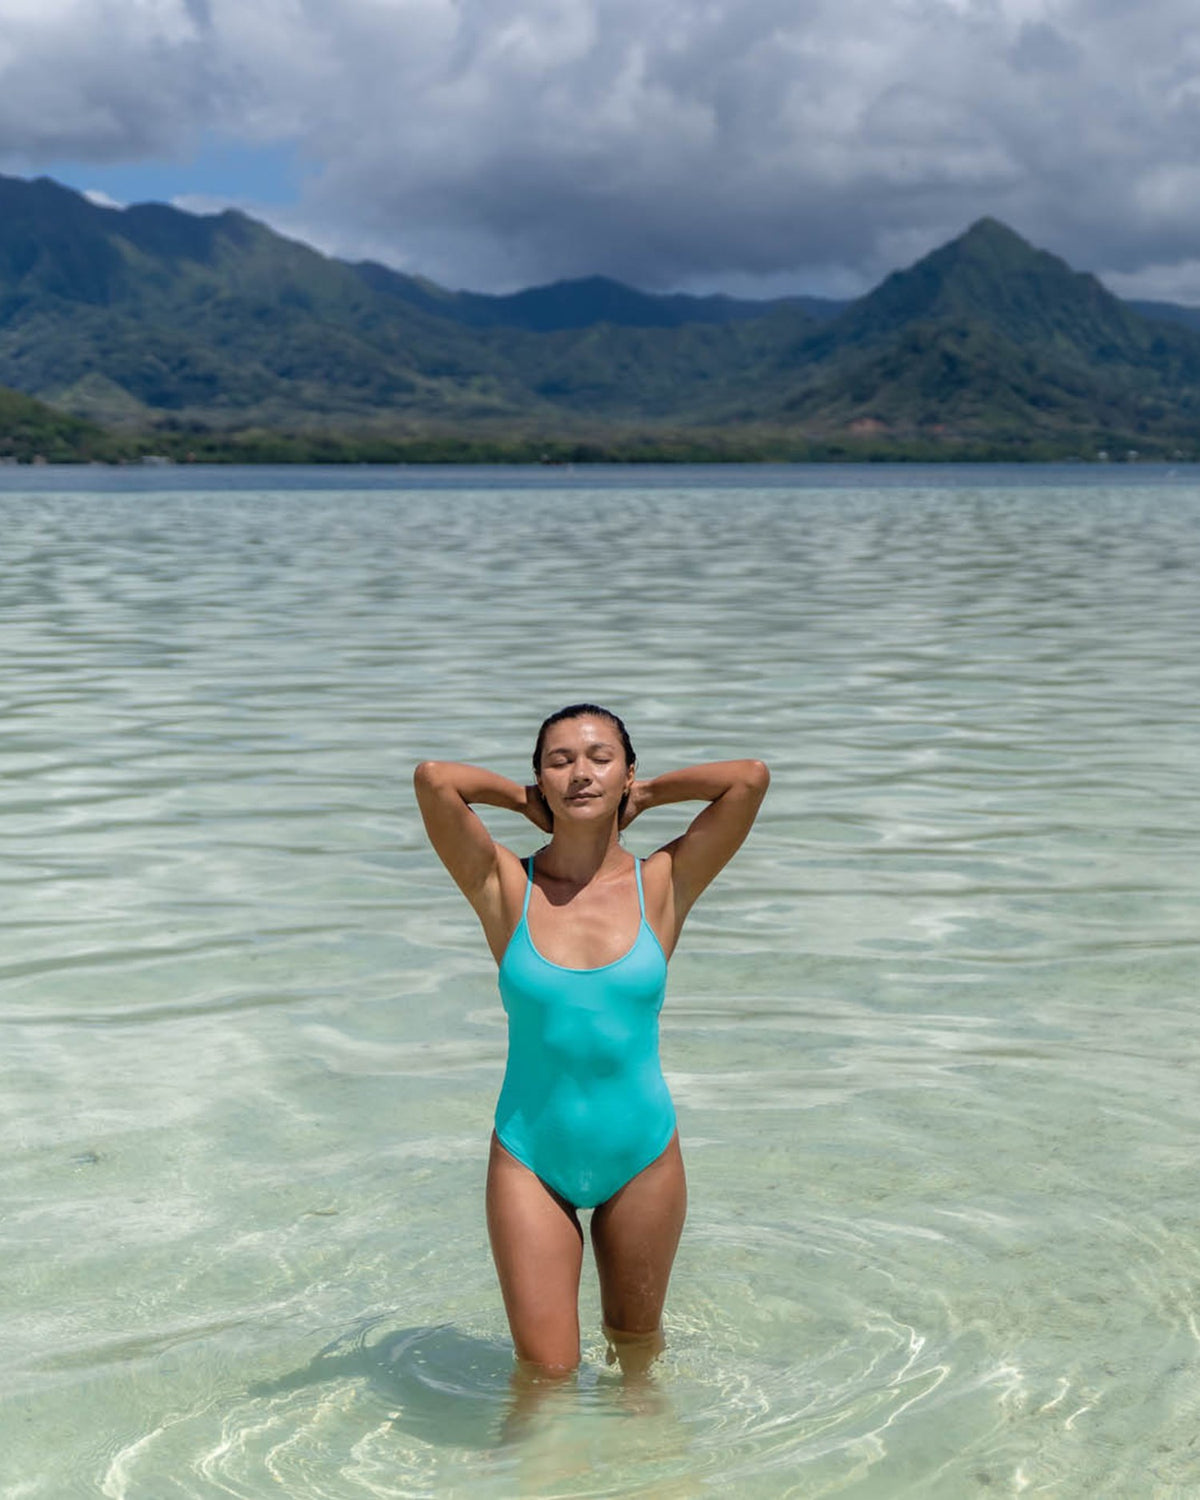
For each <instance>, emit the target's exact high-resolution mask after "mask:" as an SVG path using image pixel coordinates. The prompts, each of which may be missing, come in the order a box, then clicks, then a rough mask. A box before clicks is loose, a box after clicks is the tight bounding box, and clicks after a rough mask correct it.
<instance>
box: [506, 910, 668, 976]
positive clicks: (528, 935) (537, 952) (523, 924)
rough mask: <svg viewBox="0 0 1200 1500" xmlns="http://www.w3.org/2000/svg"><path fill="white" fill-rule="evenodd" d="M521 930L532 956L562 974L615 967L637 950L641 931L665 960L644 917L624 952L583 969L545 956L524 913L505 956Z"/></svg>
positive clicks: (664, 955)
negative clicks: (647, 936) (535, 940)
mask: <svg viewBox="0 0 1200 1500" xmlns="http://www.w3.org/2000/svg"><path fill="white" fill-rule="evenodd" d="M522 930H524V933H525V940H526V942H527V943H528V944H529V947H530V949H531V950H532V952H533V954H534V956H535V957H536V958H538V959H539V960H540V961H541V962H542V963H544V964H546V965H547V967H549V968H551V969H558V970H559V971H560V972H561V973H563V974H603V973H604V971H605V970H606V969H615V968H616V966H617V965H618V964H623V963H624V962H625V960H626V959H627V958H632V957H633V955H634V953H635V951H636V950H637V946H638V944H639V943H640V942H641V941H642V933H643V931H645V932H648V933H649V934H650V936H651V938H652V939H653V942H654V946H655V947H656V948H657V949H658V951H659V952H660V953H661V954H662V956H663V962H664V963H665V962H666V958H667V955H666V951H665V950H664V948H663V945H662V944H661V943H660V942H659V940H658V933H657V932H655V930H654V928H653V927H651V925H650V923H649V922H647V921H646V919H645V917H643V918H642V919H641V921H640V922H639V923H638V930H637V936H636V937H635V938H634V940H633V943H632V944H631V945H630V947H628V948H626V950H625V952H624V953H622V954H621V956H620V957H619V958H613V959H610V960H609V961H608V963H606V964H594V965H592V967H591V968H584V969H580V968H576V967H575V966H574V965H573V964H556V963H555V962H554V960H553V959H552V958H547V957H546V955H545V954H544V953H543V952H542V951H541V949H540V948H539V947H538V945H537V944H536V943H535V942H534V940H533V933H532V932H530V930H529V921H528V918H527V917H526V916H525V914H524V913H522V914H521V920H520V921H519V922H518V923H517V925H516V927H515V928H514V929H513V935H512V937H510V938H509V940H508V947H507V948H505V950H504V957H505V958H507V957H508V952H509V949H510V948H511V947H512V945H513V943H514V942H515V941H516V938H517V934H518V933H519V932H521V931H522ZM503 962H504V959H501V963H503Z"/></svg>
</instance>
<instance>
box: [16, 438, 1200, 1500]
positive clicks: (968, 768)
mask: <svg viewBox="0 0 1200 1500" xmlns="http://www.w3.org/2000/svg"><path fill="white" fill-rule="evenodd" d="M0 523H2V524H0V701H2V703H3V726H4V733H3V739H2V740H0V771H2V773H3V774H2V778H0V834H2V837H3V850H4V858H3V863H2V865H0V889H2V902H0V931H2V935H3V940H2V943H0V1130H2V1142H3V1148H2V1155H0V1235H2V1242H3V1261H2V1264H3V1273H2V1276H0V1287H2V1292H0V1298H2V1306H0V1345H2V1349H3V1359H2V1361H0V1493H2V1494H3V1495H4V1496H5V1497H11V1500H72V1497H75V1496H80V1497H84V1496H94V1495H100V1496H105V1497H110V1500H173V1497H197V1500H201V1497H203V1500H207V1497H218V1496H238V1497H266V1496H278V1495H285V1496H294V1497H304V1500H325V1497H329V1500H334V1497H336V1500H343V1497H346V1500H349V1497H379V1496H405V1497H410V1496H411V1497H417V1496H437V1497H442V1496H462V1497H464V1500H465V1497H470V1500H476V1497H482V1500H489V1497H509V1496H518V1495H520V1496H539V1497H551V1496H647V1497H650V1496H653V1497H656V1500H657V1497H684V1496H707V1495H713V1496H717V1495H719V1496H736V1497H738V1500H757V1497H763V1500H774V1497H781V1496H788V1497H799V1500H815V1497H819V1496H832V1495H837V1496H849V1497H855V1500H910V1497H911V1500H973V1497H997V1496H1018V1495H1021V1496H1053V1497H1056V1500H1074V1497H1080V1500H1082V1497H1085V1496H1086V1497H1089V1500H1090V1497H1101V1496H1103V1497H1112V1500H1131V1497H1137V1500H1141V1497H1194V1496H1196V1495H1197V1494H1200V1194H1198V1192H1197V1186H1196V1182H1197V1174H1196V1160H1197V1139H1198V1136H1200V1023H1198V1019H1197V972H1198V970H1197V958H1198V956H1200V955H1198V950H1200V921H1198V917H1200V859H1198V858H1197V852H1198V845H1200V649H1198V642H1200V473H1197V471H1196V470H1193V469H1188V468H1183V467H1180V468H1178V469H1172V470H1168V469H1151V468H1149V467H1147V466H1132V465H1131V466H1122V467H1113V468H1086V467H1084V466H1076V467H1063V468H1054V469H1021V468H979V469H963V468H942V469H917V468H912V467H902V468H884V467H878V468H876V467H869V468H854V467H846V468H818V469H807V468H782V467H781V468H769V467H767V468H730V469H707V470H702V469H672V468H658V469H639V468H630V469H595V470H584V469H580V470H577V471H564V470H560V469H554V468H546V469H540V470H500V469H480V470H464V469H453V470H452V469H446V470H425V469H416V468H412V469H405V468H398V469H387V470H368V469H353V470H291V469H290V470H244V469H243V470H219V469H212V470H194V469H147V470H121V471H113V470H106V469H84V470H54V469H37V470H32V469H21V470H17V469H2V470H0ZM578 698H592V699H597V700H599V701H600V702H602V703H610V704H611V705H612V706H613V707H614V708H616V709H618V710H619V711H620V712H621V713H622V714H623V715H624V717H625V718H626V721H627V722H628V724H629V726H630V729H631V732H632V735H633V739H634V743H635V745H636V746H637V748H638V752H639V757H640V762H641V768H642V770H643V772H644V773H645V774H648V775H650V774H654V773H655V772H657V771H659V770H663V769H666V768H668V767H670V766H674V765H676V764H679V763H682V762H687V761H692V760H698V759H710V758H716V757H724V756H730V755H754V756H761V757H763V758H764V759H766V760H767V761H768V762H769V763H770V765H771V768H772V772H773V778H774V779H773V784H772V789H771V792H770V795H769V797H768V800H767V802H766V804H765V806H764V809H763V812H762V815H761V817H760V820H759V823H758V825H757V827H756V829H755V831H754V833H753V834H752V836H751V838H750V840H749V842H748V843H747V844H746V846H745V848H744V849H743V851H742V852H741V853H740V854H739V855H738V856H737V858H736V860H735V861H734V863H733V864H732V865H731V867H730V868H729V870H728V871H727V872H726V873H725V874H724V875H723V876H722V878H721V879H720V880H719V881H718V882H717V884H716V885H715V886H714V887H713V888H712V889H711V891H710V892H709V893H708V894H707V896H706V897H705V899H704V900H703V902H702V903H701V904H700V905H699V906H698V907H697V909H696V911H695V912H694V913H693V915H692V917H691V919H690V921H689V924H688V928H687V930H686V932H685V934H684V938H683V941H682V943H681V946H680V949H679V952H678V954H677V956H676V958H675V960H674V961H673V963H672V972H671V983H670V988H669V992H668V997H667V1004H666V1007H665V1009H664V1013H663V1058H664V1066H665V1070H666V1073H667V1077H668V1081H669V1083H670V1085H671V1088H672V1091H673V1094H674V1097H675V1100H676V1103H677V1107H678V1111H679V1117H680V1127H681V1135H682V1139H683V1144H684V1154H685V1159H686V1162H687V1165H688V1172H689V1184H690V1192H691V1208H690V1214H689V1220H688V1225H687V1228H686V1230H685V1233H684V1239H683V1243H682V1246H681V1249H680V1254H679V1259H678V1262H677V1269H676V1274H675V1278H674V1281H673V1284H672V1292H671V1296H670V1299H669V1302H668V1307H667V1334H668V1339H669V1347H668V1350H667V1352H666V1355H665V1356H664V1358H663V1359H662V1361H661V1362H660V1364H659V1366H658V1367H657V1368H658V1373H657V1377H656V1380H655V1383H654V1387H653V1389H652V1391H651V1392H649V1393H646V1392H642V1393H638V1392H631V1391H628V1390H626V1389H625V1388H624V1387H623V1386H622V1384H621V1381H620V1379H619V1377H618V1376H617V1374H616V1372H615V1371H614V1370H612V1369H610V1368H608V1367H606V1366H605V1364H604V1362H603V1341H602V1339H601V1336H600V1330H599V1302H598V1297H597V1294H596V1289H595V1281H594V1273H591V1271H590V1267H589V1268H588V1269H587V1270H585V1281H584V1293H583V1302H582V1308H583V1324H584V1335H585V1336H584V1344H585V1360H584V1366H583V1369H582V1371H581V1373H580V1376H579V1380H578V1383H577V1385H576V1386H574V1387H573V1388H570V1389H568V1390H565V1391H561V1392H558V1393H557V1394H556V1395H555V1396H554V1397H552V1398H551V1399H548V1400H546V1401H545V1402H544V1403H543V1405H542V1406H541V1407H540V1409H539V1410H538V1411H537V1412H536V1413H535V1414H534V1416H533V1417H532V1418H531V1419H530V1420H529V1421H528V1422H527V1423H523V1424H518V1423H517V1422H516V1421H515V1420H514V1410H513V1403H512V1398H511V1396H510V1393H509V1375H510V1368H511V1355H510V1347H509V1344H508V1339H507V1331H506V1326H505V1321H504V1315H503V1311H502V1308H501V1305H500V1298H499V1294H498V1291H497V1289H496V1286H495V1282H494V1277H493V1272H492V1269H491V1265H490V1261H489V1258H488V1250H487V1239H486V1232H485V1227H484V1222H483V1206H482V1189H483V1177H484V1167H485V1158H486V1147H487V1139H488V1133H489V1129H490V1120H491V1111H492V1107H493V1105H494V1101H495V1096H496V1093H497V1091H498V1088H499V1083H500V1077H501V1072H502V1068H503V1058H504V1040H505V1036H504V1025H503V1014H502V1011H501V1009H500V1005H499V1001H498V998H497V995H496V986H495V971H494V966H493V965H492V963H491V960H490V958H489V957H488V954H487V950H486V947H485V945H484V943H483V940H482V937H481V936H480V934H479V933H478V931H477V930H476V927H475V924H474V919H473V917H472V916H471V913H470V912H469V910H468V909H467V907H466V906H465V904H464V903H463V901H462V900H461V898H460V897H459V896H458V895H457V893H456V892H455V890H454V889H453V887H452V885H451V883H450V881H449V879H448V878H447V877H446V875H445V874H444V872H443V871H442V870H441V868H440V866H439V865H438V863H437V861H436V859H435V858H434V856H433V855H432V853H431V852H430V850H429V849H428V847H427V846H426V844H425V843H424V840H423V837H422V834H421V831H420V827H419V823H418V819H417V816H416V813H415V809H414V806H413V802H412V797H411V790H410V777H411V770H412V766H413V764H414V762H415V761H417V760H418V759H420V758H422V757H427V756H433V757H444V758H454V759H469V760H474V761H481V762H484V763H487V764H489V765H493V766H495V767H496V768H497V769H500V770H503V771H505V772H506V773H508V774H510V775H513V776H517V777H521V776H523V775H524V774H525V769H526V767H527V766H528V756H529V751H530V748H531V741H532V737H533V734H534V731H535V729H536V726H537V723H538V721H539V720H540V718H541V717H542V716H543V714H545V713H546V712H548V711H550V710H552V709H554V708H556V707H559V706H560V705H561V704H562V703H564V702H568V701H571V700H574V699H578ZM685 816H686V813H685V812H684V810H682V809H678V808H675V809H670V808H668V809H660V810H657V811H655V812H653V813H651V814H648V815H646V817H644V818H643V819H641V820H639V821H638V822H637V823H636V824H635V825H634V826H633V828H632V829H631V830H630V833H629V835H628V843H629V845H630V847H632V848H633V849H634V850H635V851H636V852H639V853H645V852H648V851H649V850H651V849H652V848H654V847H656V846H657V845H658V844H660V843H662V842H664V841H665V840H666V839H668V838H670V837H671V836H672V835H673V834H674V833H675V832H676V831H678V829H679V828H680V827H681V826H682V822H681V820H682V818H683V817H685ZM488 821H489V825H490V826H491V827H492V828H493V829H494V831H495V832H496V834H497V836H498V837H500V838H502V839H504V840H506V841H508V842H510V843H511V845H512V846H513V847H514V848H516V849H518V850H519V851H521V852H526V851H527V850H529V849H532V848H533V847H535V846H536V844H537V843H538V842H539V837H538V835H537V833H536V832H535V831H534V830H533V829H532V828H531V827H530V826H529V825H528V824H521V823H518V822H517V821H516V820H514V819H512V818H506V817H505V816H503V815H502V814H498V813H489V814H488Z"/></svg>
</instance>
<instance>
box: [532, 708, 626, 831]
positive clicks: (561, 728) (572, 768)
mask: <svg viewBox="0 0 1200 1500" xmlns="http://www.w3.org/2000/svg"><path fill="white" fill-rule="evenodd" d="M633 778H634V768H633V767H632V766H627V765H626V764H625V751H624V750H623V749H622V747H621V737H620V735H619V734H618V733H617V726H616V725H615V724H613V723H612V722H611V721H610V720H608V719H602V718H599V717H593V716H592V715H590V714H589V715H585V716H584V717H583V718H580V719H560V720H559V722H558V723H557V724H552V725H551V726H550V728H549V729H548V730H547V731H546V739H545V742H544V743H543V745H542V764H541V768H540V770H539V771H538V786H539V787H541V790H542V796H543V797H545V799H546V803H547V805H548V806H549V808H550V811H551V812H552V813H553V814H554V816H555V819H556V820H557V819H558V818H560V817H565V818H569V819H571V820H572V821H576V820H584V821H587V822H591V821H592V820H594V819H601V820H603V819H606V818H611V817H614V816H615V815H616V812H617V809H618V808H619V807H620V805H621V798H622V797H623V796H624V795H625V793H626V792H627V791H628V790H629V788H630V787H631V786H632V785H633Z"/></svg>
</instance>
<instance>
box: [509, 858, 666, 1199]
mask: <svg viewBox="0 0 1200 1500" xmlns="http://www.w3.org/2000/svg"><path fill="white" fill-rule="evenodd" d="M532 863H533V862H532V861H530V862H529V875H530V878H529V880H528V881H527V883H526V887H525V892H524V896H523V900H522V913H521V916H520V918H519V920H518V922H517V925H516V927H515V929H514V931H513V933H512V936H511V938H510V940H509V942H508V945H507V947H506V948H505V950H504V953H503V954H502V956H501V961H500V975H499V978H500V993H501V997H502V998H503V1001H504V1008H505V1011H506V1012H507V1014H508V1019H509V1055H508V1066H507V1069H506V1071H505V1077H504V1087H503V1089H502V1091H501V1094H500V1099H499V1102H498V1104H497V1107H496V1133H497V1136H498V1138H499V1140H500V1143H501V1145H503V1146H504V1148H505V1149H506V1150H507V1151H509V1152H510V1153H511V1154H512V1155H513V1156H515V1157H516V1158H517V1160H518V1161H520V1162H522V1163H524V1165H525V1166H527V1167H529V1168H530V1170H531V1171H533V1172H535V1173H537V1175H538V1176H539V1177H541V1178H542V1180H543V1181H544V1182H546V1183H547V1184H548V1185H549V1186H550V1187H551V1188H553V1189H554V1191H555V1192H557V1193H559V1194H560V1195H561V1196H562V1197H564V1198H566V1199H567V1200H568V1201H569V1202H571V1203H573V1204H575V1205H576V1206H577V1207H581V1208H583V1207H593V1206H594V1205H595V1204H597V1203H601V1202H604V1201H605V1200H606V1199H607V1198H609V1197H611V1196H612V1194H613V1193H615V1192H616V1191H617V1190H618V1189H619V1188H620V1187H622V1186H624V1184H625V1182H627V1181H628V1180H629V1178H630V1177H633V1176H635V1175H636V1174H637V1173H638V1172H639V1171H641V1170H642V1169H643V1168H644V1167H646V1166H648V1165H649V1164H650V1162H651V1161H653V1160H654V1159H655V1158H656V1157H657V1156H658V1155H660V1154H661V1152H662V1151H663V1150H664V1149H665V1148H666V1145H667V1143H668V1141H669V1140H670V1138H671V1135H672V1134H673V1132H674V1128H675V1112H674V1108H673V1106H672V1104H671V1099H670V1095H669V1093H668V1092H667V1087H666V1083H665V1081H664V1080H663V1076H662V1069H661V1066H660V1064H659V1059H658V1013H659V1010H660V1009H661V1007H662V1002H663V996H664V994H665V990H666V978H667V959H666V954H665V952H664V950H663V947H662V944H661V943H660V942H659V940H658V937H657V935H656V934H655V932H654V930H653V928H652V927H651V926H650V924H649V922H648V921H647V919H646V914H645V906H644V900H643V897H642V885H643V882H642V879H641V870H640V867H639V866H638V865H636V864H635V865H633V866H632V867H631V872H632V873H633V875H634V888H635V891H636V892H637V897H638V906H637V910H636V913H635V914H632V915H635V916H636V922H637V925H636V928H635V929H634V930H633V931H632V932H630V931H629V930H628V917H629V915H631V914H630V913H628V911H627V910H626V911H625V912H622V914H621V920H620V922H619V923H618V924H616V925H615V926H614V925H613V924H612V922H611V921H610V923H609V926H608V927H607V928H603V927H602V926H601V923H600V920H599V916H600V913H601V911H603V909H604V907H605V905H607V904H609V903H607V902H604V901H597V902H595V903H594V904H592V906H591V912H592V915H593V918H594V920H590V921H589V920H584V921H583V922H582V929H583V930H582V934H581V936H582V938H583V939H584V941H579V940H578V938H577V939H576V940H575V941H573V942H567V943H564V942H562V941H561V939H562V938H563V936H564V935H565V936H566V937H567V938H568V939H570V938H571V937H572V936H573V935H572V934H571V932H570V931H569V927H568V924H561V925H560V926H559V928H558V933H557V936H558V938H559V940H560V941H559V942H557V943H556V942H555V941H554V938H555V934H554V933H553V932H551V931H548V930H546V929H543V928H539V931H538V933H537V934H536V935H535V933H534V932H533V930H531V927H530V921H529V918H530V913H531V911H532V912H533V914H534V916H535V918H536V916H537V915H538V914H539V908H540V906H541V903H540V902H539V903H538V906H537V907H535V905H534V902H535V898H537V897H539V896H540V895H541V889H540V887H539V886H538V885H537V884H536V882H535V881H534V880H533V879H532ZM611 884H612V886H613V887H614V888H615V890H616V893H617V894H620V893H621V891H620V888H621V887H622V886H624V884H625V883H624V881H615V880H614V881H613V882H611ZM626 899H627V898H626ZM564 904H566V903H564ZM572 904H573V903H572ZM546 905H547V907H548V908H549V907H550V906H551V905H552V902H550V901H547V902H546ZM543 943H545V944H547V945H548V946H549V947H550V949H551V951H550V952H547V951H546V950H545V948H544V947H543V946H542V944H543ZM568 946H569V947H570V948H571V957H572V958H575V959H577V958H578V957H579V956H580V955H581V953H582V954H583V956H585V957H588V958H591V959H593V960H594V962H590V963H585V964H581V963H578V962H571V963H564V962H561V961H560V960H559V958H558V957H556V954H558V953H561V952H563V950H564V949H565V948H567V947H568Z"/></svg>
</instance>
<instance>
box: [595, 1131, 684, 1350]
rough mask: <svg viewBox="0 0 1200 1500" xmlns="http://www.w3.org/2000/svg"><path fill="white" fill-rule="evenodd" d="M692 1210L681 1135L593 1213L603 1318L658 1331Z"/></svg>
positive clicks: (624, 1328)
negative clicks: (682, 1153)
mask: <svg viewBox="0 0 1200 1500" xmlns="http://www.w3.org/2000/svg"><path fill="white" fill-rule="evenodd" d="M686 1212H687V1182H686V1179H685V1177H684V1172H683V1156H682V1155H681V1154H680V1150H679V1137H678V1135H673V1136H672V1137H671V1142H670V1145H668V1147H667V1149H666V1150H665V1151H664V1152H663V1154H662V1155H661V1156H660V1157H658V1159H657V1160H655V1161H652V1162H651V1163H650V1165H649V1166H648V1167H647V1168H646V1169H645V1170H644V1171H642V1172H639V1173H638V1174H637V1176H636V1177H634V1178H632V1179H631V1180H630V1181H629V1182H627V1183H626V1184H625V1186H624V1187H623V1188H621V1189H620V1191H619V1192H616V1193H614V1194H613V1196H612V1197H611V1198H610V1199H609V1200H608V1202H607V1203H602V1204H601V1205H600V1207H599V1208H597V1209H596V1210H595V1212H594V1213H593V1214H592V1246H593V1248H594V1249H595V1252H596V1269H597V1271H598V1272H599V1276H600V1300H601V1305H602V1307H603V1309H604V1321H605V1323H606V1324H607V1326H608V1328H609V1329H610V1330H612V1331H616V1332H621V1333H631V1334H650V1333H656V1332H657V1331H658V1327H659V1324H660V1323H661V1321H662V1310H663V1303H664V1302H665V1301H666V1300H667V1283H668V1282H669V1281H670V1279H671V1267H672V1266H673V1265H674V1263H675V1251H676V1249H677V1247H678V1245H679V1236H680V1235H681V1234H682V1232H683V1220H684V1215H685V1214H686Z"/></svg>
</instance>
